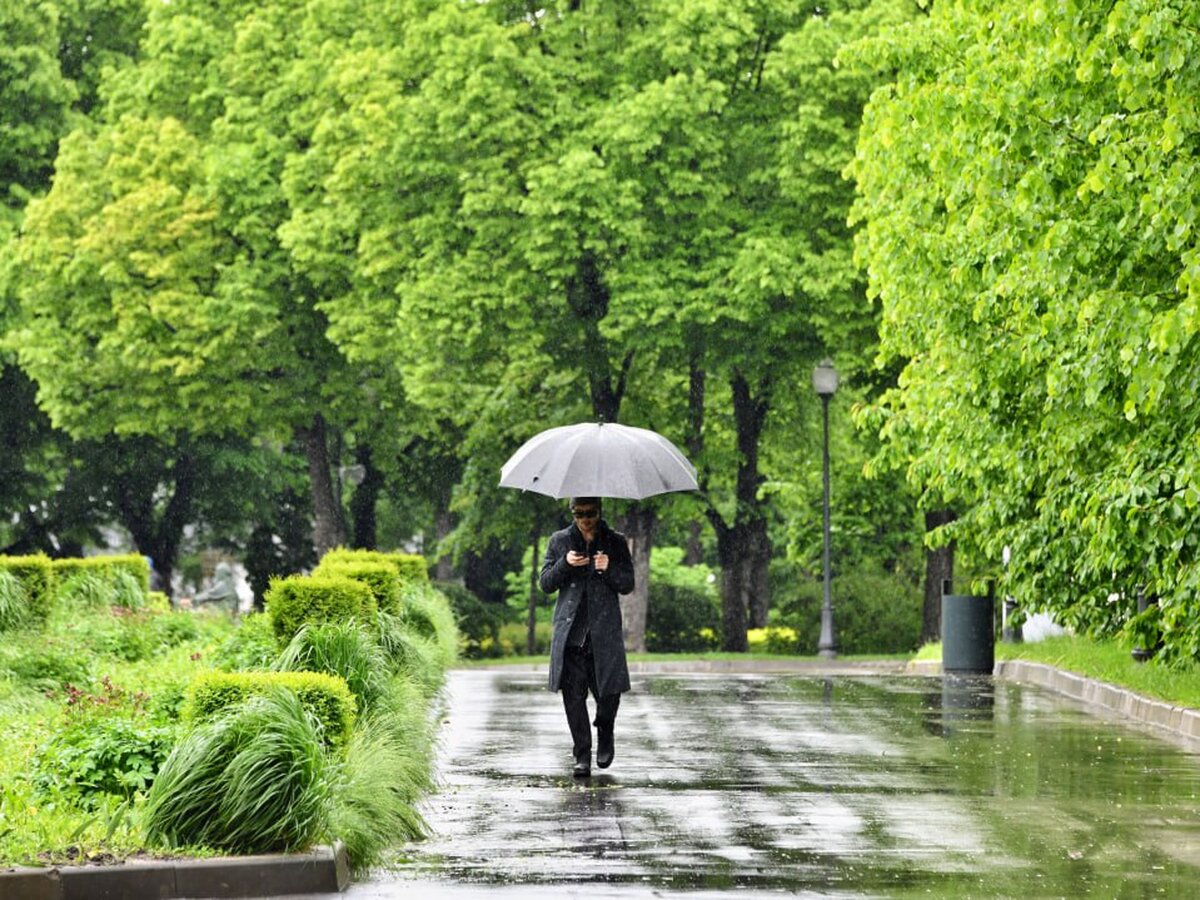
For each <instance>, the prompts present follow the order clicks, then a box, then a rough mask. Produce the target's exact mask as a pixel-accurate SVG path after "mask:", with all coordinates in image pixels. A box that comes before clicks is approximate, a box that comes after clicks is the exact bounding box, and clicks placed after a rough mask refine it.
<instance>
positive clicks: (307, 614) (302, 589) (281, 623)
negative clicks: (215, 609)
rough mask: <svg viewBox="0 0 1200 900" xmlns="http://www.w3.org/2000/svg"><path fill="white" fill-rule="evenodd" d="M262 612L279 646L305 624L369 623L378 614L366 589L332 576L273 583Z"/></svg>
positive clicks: (297, 578) (355, 583)
mask: <svg viewBox="0 0 1200 900" xmlns="http://www.w3.org/2000/svg"><path fill="white" fill-rule="evenodd" d="M266 608H267V614H268V615H270V617H271V623H272V625H273V626H274V628H275V636H276V637H277V638H279V641H280V643H281V644H286V643H287V642H288V641H290V640H291V639H292V638H293V637H294V636H295V634H296V632H297V631H299V630H300V627H301V626H302V625H304V624H305V623H306V622H329V621H339V620H343V621H344V620H346V619H358V620H360V621H364V622H369V621H372V620H373V619H374V618H375V616H376V613H377V610H378V608H377V607H376V605H375V598H374V596H372V594H371V589H370V588H369V587H367V585H365V584H363V583H362V582H361V581H355V580H354V579H353V578H343V577H338V576H333V575H326V576H322V577H317V576H304V575H293V576H291V577H289V578H283V579H279V580H276V581H273V582H271V586H270V588H268V589H267V596H266Z"/></svg>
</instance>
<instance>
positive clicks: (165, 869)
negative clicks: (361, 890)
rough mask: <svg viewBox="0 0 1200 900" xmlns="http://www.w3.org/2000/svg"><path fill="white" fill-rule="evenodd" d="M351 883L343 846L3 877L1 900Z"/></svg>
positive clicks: (267, 890)
mask: <svg viewBox="0 0 1200 900" xmlns="http://www.w3.org/2000/svg"><path fill="white" fill-rule="evenodd" d="M349 884H350V867H349V864H348V862H347V859H346V848H345V847H344V846H343V845H342V844H341V843H340V842H338V843H336V844H334V845H333V846H332V847H319V848H317V849H316V850H313V851H310V852H308V853H287V854H283V853H281V854H271V855H263V856H237V857H221V858H217V859H166V860H162V859H158V860H145V861H142V860H129V861H127V862H125V863H122V864H120V865H113V866H48V867H46V868H44V869H42V868H32V867H31V868H20V869H12V870H10V871H7V872H0V900H140V898H145V897H154V898H158V900H182V898H232V897H279V896H284V895H288V894H331V893H339V892H341V891H344V890H345V889H346V887H347V886H348V885H349Z"/></svg>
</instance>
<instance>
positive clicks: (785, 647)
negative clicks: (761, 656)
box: [746, 625, 800, 654]
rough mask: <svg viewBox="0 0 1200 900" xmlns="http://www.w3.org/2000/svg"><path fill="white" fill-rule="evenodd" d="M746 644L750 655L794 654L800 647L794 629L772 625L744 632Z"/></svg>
mask: <svg viewBox="0 0 1200 900" xmlns="http://www.w3.org/2000/svg"><path fill="white" fill-rule="evenodd" d="M746 644H747V647H748V649H749V650H750V652H751V653H780V654H794V653H797V652H798V651H799V646H800V642H799V636H798V635H797V634H796V630H795V629H794V628H787V627H786V626H783V627H781V626H774V625H772V626H768V627H767V628H751V629H749V630H748V631H747V632H746Z"/></svg>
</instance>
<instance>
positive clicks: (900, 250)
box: [847, 0, 1200, 663]
mask: <svg viewBox="0 0 1200 900" xmlns="http://www.w3.org/2000/svg"><path fill="white" fill-rule="evenodd" d="M1198 34H1200V7H1197V5H1196V4H1194V3H1185V2H1178V0H1168V2H1158V0H1130V2H1121V3H1116V4H1113V3H1107V2H1102V0H1083V2H1079V3H1074V4H1070V5H1069V6H1068V5H1063V4H1059V3H1054V2H1049V0H1038V2H1033V3H1022V2H1016V0H997V2H992V3H988V4H978V5H973V4H940V3H939V4H933V5H932V7H931V14H930V16H929V17H928V19H927V20H926V21H924V22H922V23H921V24H920V25H919V26H916V25H914V26H911V27H907V28H900V29H897V30H896V31H894V32H893V33H891V34H888V35H886V36H884V37H883V38H881V39H879V40H875V41H871V42H868V43H866V44H864V45H863V46H862V47H861V48H860V49H859V50H857V51H855V53H854V54H852V55H851V56H849V57H848V60H847V61H848V62H851V63H853V62H864V63H868V64H873V65H879V66H881V67H883V68H885V69H888V70H890V71H892V72H894V73H895V76H896V81H895V84H894V85H893V86H891V87H889V88H888V89H886V90H883V91H880V92H878V93H877V94H876V95H875V97H874V99H873V101H872V103H871V104H870V106H869V107H868V108H867V110H866V111H865V114H864V122H863V129H862V132H861V137H860V140H859V148H858V154H857V156H856V159H855V161H854V163H853V165H852V167H851V174H852V175H853V177H854V178H855V179H856V181H857V182H858V184H859V199H858V202H857V204H856V208H855V218H856V220H857V221H859V222H861V223H862V226H863V227H862V229H861V230H860V232H859V234H860V239H859V244H858V248H857V253H858V256H859V259H860V261H861V262H862V264H863V265H864V266H865V268H866V269H867V271H868V272H869V273H870V293H871V295H872V296H873V297H877V298H878V300H879V301H880V303H881V306H882V316H883V319H882V330H881V338H882V344H881V351H882V357H883V359H885V360H888V361H890V362H891V363H893V364H896V365H900V366H902V367H903V371H902V374H901V377H900V380H899V386H898V387H897V388H896V389H895V390H893V391H891V392H889V393H888V394H886V395H885V397H884V398H883V401H882V403H880V404H879V405H877V406H874V407H871V408H867V409H864V410H863V411H862V414H861V419H862V421H864V423H867V424H869V425H870V426H871V427H873V428H876V429H878V430H879V432H880V433H881V434H882V435H883V436H884V437H885V438H886V439H887V445H886V447H885V450H884V453H883V454H882V455H881V458H880V459H879V460H877V461H876V465H877V466H894V467H897V468H899V469H900V470H902V471H905V472H907V473H908V474H909V476H910V478H911V480H912V482H913V483H914V484H915V485H916V486H917V487H918V488H919V489H921V490H923V491H925V492H926V494H927V496H928V497H929V498H931V502H932V500H933V499H936V500H937V501H939V502H946V503H950V504H953V505H954V506H955V507H956V508H957V509H959V511H960V517H959V519H958V521H957V522H956V523H955V524H954V525H953V526H952V527H951V528H950V529H948V533H947V534H944V535H942V536H941V538H942V539H947V538H951V537H952V538H954V539H955V540H957V541H958V542H959V546H960V547H964V548H970V549H971V550H972V552H974V553H976V554H977V555H978V556H979V557H980V558H982V559H984V560H986V561H988V562H989V563H990V566H991V568H992V572H991V573H990V574H992V575H994V576H996V577H997V578H998V579H999V589H1000V591H1001V592H1002V593H1003V594H1008V595H1012V596H1014V597H1016V598H1017V600H1018V602H1019V603H1021V604H1023V605H1025V606H1028V607H1029V608H1031V609H1035V608H1038V607H1041V606H1043V605H1045V606H1047V607H1048V608H1049V609H1051V610H1052V611H1053V612H1054V613H1055V615H1056V618H1058V620H1059V621H1061V622H1063V623H1064V624H1069V625H1072V626H1074V627H1076V628H1077V629H1080V630H1081V631H1083V630H1085V631H1088V632H1090V633H1092V634H1094V635H1105V634H1113V633H1116V632H1118V631H1121V630H1122V629H1124V628H1126V627H1127V626H1128V625H1129V623H1130V622H1131V603H1130V602H1129V600H1128V598H1129V597H1132V596H1133V595H1134V593H1135V589H1136V586H1137V585H1138V584H1139V583H1144V584H1145V585H1146V586H1147V589H1148V590H1149V591H1150V592H1151V593H1152V594H1155V595H1157V596H1158V598H1159V606H1160V616H1161V631H1162V637H1163V652H1164V654H1165V656H1166V657H1167V658H1168V659H1174V660H1177V661H1179V662H1181V663H1183V662H1186V661H1189V660H1192V659H1194V658H1196V655H1197V653H1200V637H1197V631H1196V629H1195V627H1194V622H1195V620H1196V615H1197V605H1196V598H1197V596H1200V594H1198V592H1197V587H1200V528H1197V525H1198V524H1200V457H1198V456H1197V451H1196V447H1197V441H1196V435H1197V434H1198V433H1200V400H1197V397H1198V394H1197V391H1195V390H1194V389H1193V387H1194V385H1193V382H1194V379H1195V373H1196V372H1197V371H1198V360H1197V354H1198V353H1200V341H1197V340H1196V335H1197V333H1198V332H1200V317H1198V316H1197V315H1196V309H1197V298H1198V297H1200V259H1198V257H1197V251H1196V247H1195V229H1196V222H1197V220H1198V218H1200V217H1198V216H1197V212H1198V210H1200V200H1198V198H1197V195H1196V192H1195V190H1194V185H1195V183H1196V178H1197V172H1198V170H1197V165H1198V163H1197V157H1196V148H1197V146H1200V118H1198V116H1197V113H1196V110H1195V108H1194V103H1192V101H1191V99H1190V98H1193V97H1195V96H1196V95H1197V93H1198V92H1200V38H1198ZM1185 98H1188V99H1185ZM1006 547H1007V548H1009V550H1010V553H1011V560H1010V563H1009V564H1008V566H1006V567H1004V568H1003V569H1001V565H1000V560H1001V558H1002V553H1003V550H1004V548H1006ZM1122 595H1123V596H1124V597H1125V598H1126V599H1125V600H1124V601H1123V602H1118V603H1112V602H1110V597H1113V596H1117V597H1121V596H1122Z"/></svg>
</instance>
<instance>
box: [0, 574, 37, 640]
mask: <svg viewBox="0 0 1200 900" xmlns="http://www.w3.org/2000/svg"><path fill="white" fill-rule="evenodd" d="M29 615H30V612H29V598H28V597H27V596H26V593H25V589H24V588H23V587H22V586H21V582H20V580H19V579H18V578H17V576H16V575H14V574H12V572H9V571H8V570H7V569H0V631H9V630H10V629H14V628H20V627H21V626H22V625H24V624H25V622H26V621H27V620H28V619H29Z"/></svg>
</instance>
